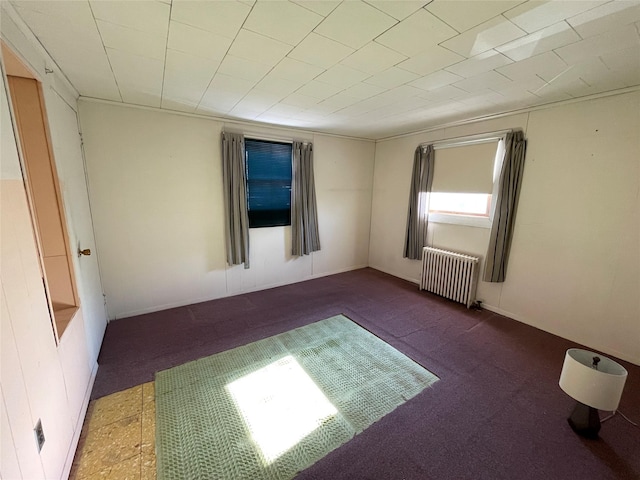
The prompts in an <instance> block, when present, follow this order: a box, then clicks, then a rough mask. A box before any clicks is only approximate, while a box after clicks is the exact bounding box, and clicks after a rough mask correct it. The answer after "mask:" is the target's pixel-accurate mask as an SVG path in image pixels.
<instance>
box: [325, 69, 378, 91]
mask: <svg viewBox="0 0 640 480" xmlns="http://www.w3.org/2000/svg"><path fill="white" fill-rule="evenodd" d="M369 77H370V75H369V74H368V73H364V72H361V71H360V70H356V69H354V68H349V67H346V66H344V65H334V66H333V67H331V68H330V69H329V70H327V71H326V72H324V73H323V74H322V75H318V77H317V78H316V80H317V81H319V82H323V83H328V84H329V85H333V86H336V87H340V89H341V90H342V89H345V88H348V87H350V86H351V85H355V84H356V83H358V82H361V81H362V80H364V79H366V78H369Z"/></svg>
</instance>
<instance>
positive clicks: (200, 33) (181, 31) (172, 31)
mask: <svg viewBox="0 0 640 480" xmlns="http://www.w3.org/2000/svg"><path fill="white" fill-rule="evenodd" d="M231 42H232V39H230V38H227V37H223V36H221V35H218V34H216V33H213V32H209V31H207V30H202V29H201V28H197V27H192V26H191V25H187V24H185V23H180V22H175V21H171V24H170V27H169V43H168V44H167V48H170V49H172V50H178V51H180V52H184V53H188V54H190V55H195V56H197V57H202V58H208V59H211V60H222V59H223V58H224V56H225V54H226V53H227V50H229V47H230V46H231Z"/></svg>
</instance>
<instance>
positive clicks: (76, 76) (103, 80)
mask: <svg viewBox="0 0 640 480" xmlns="http://www.w3.org/2000/svg"><path fill="white" fill-rule="evenodd" d="M61 67H62V68H63V71H64V73H65V75H66V76H67V78H68V79H69V81H70V82H71V83H72V84H73V86H74V87H75V88H76V90H78V92H80V94H81V95H83V96H85V97H93V98H103V99H105V100H115V101H117V102H121V101H122V97H121V96H120V91H119V90H118V85H117V84H116V81H115V77H114V76H113V72H112V71H111V65H109V61H108V59H107V55H106V53H105V54H104V55H103V56H102V57H92V58H91V61H90V62H89V63H88V64H87V63H84V62H82V63H77V60H76V61H71V62H66V63H64V65H63V66H61Z"/></svg>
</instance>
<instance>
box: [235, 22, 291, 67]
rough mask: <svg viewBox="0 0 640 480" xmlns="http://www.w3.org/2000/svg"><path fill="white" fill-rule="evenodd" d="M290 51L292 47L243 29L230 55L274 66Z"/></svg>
mask: <svg viewBox="0 0 640 480" xmlns="http://www.w3.org/2000/svg"><path fill="white" fill-rule="evenodd" d="M290 50H291V45H287V44H286V43H282V42H279V41H278V40H274V39H273V38H269V37H265V36H264V35H260V34H258V33H254V32H251V31H249V30H245V29H244V28H243V29H242V30H240V32H239V33H238V36H237V37H236V39H235V41H234V42H233V45H231V48H230V49H229V54H230V55H234V56H236V57H240V58H245V59H247V60H252V61H254V62H258V63H264V64H266V65H271V66H274V65H275V64H276V63H278V62H279V61H280V60H282V59H283V58H284V57H285V55H287V53H289V51H290Z"/></svg>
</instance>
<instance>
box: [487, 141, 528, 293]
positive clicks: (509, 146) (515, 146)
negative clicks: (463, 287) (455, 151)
mask: <svg viewBox="0 0 640 480" xmlns="http://www.w3.org/2000/svg"><path fill="white" fill-rule="evenodd" d="M504 147H505V148H504V150H505V153H504V160H503V162H502V170H501V172H500V181H499V185H498V198H497V199H496V208H495V214H494V217H493V223H492V225H491V235H490V237H489V248H488V250H487V259H486V262H485V268H484V278H483V279H484V281H485V282H504V279H505V277H506V274H507V261H508V259H509V251H510V250H511V240H512V237H513V229H514V225H515V219H516V210H517V207H518V198H519V196H520V186H521V184H522V173H523V171H524V157H525V153H526V149H527V141H526V140H525V138H524V133H522V131H514V132H510V133H508V134H507V136H506V138H505V146H504Z"/></svg>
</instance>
